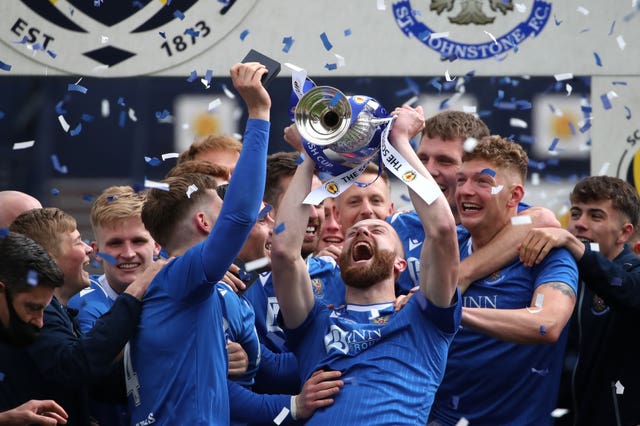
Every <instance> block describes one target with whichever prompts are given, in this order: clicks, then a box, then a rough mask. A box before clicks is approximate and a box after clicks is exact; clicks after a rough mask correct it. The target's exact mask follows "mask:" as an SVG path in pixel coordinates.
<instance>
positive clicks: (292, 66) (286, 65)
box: [283, 62, 304, 72]
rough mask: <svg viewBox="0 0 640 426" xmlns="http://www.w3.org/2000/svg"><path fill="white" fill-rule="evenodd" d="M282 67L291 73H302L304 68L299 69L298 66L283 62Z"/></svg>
mask: <svg viewBox="0 0 640 426" xmlns="http://www.w3.org/2000/svg"><path fill="white" fill-rule="evenodd" d="M283 65H284V66H285V67H287V68H289V69H290V70H291V71H296V72H302V71H304V68H302V67H299V66H297V65H294V64H292V63H290V62H285V63H284V64H283Z"/></svg>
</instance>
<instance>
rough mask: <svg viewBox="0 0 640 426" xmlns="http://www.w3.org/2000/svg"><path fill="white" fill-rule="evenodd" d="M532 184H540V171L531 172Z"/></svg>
mask: <svg viewBox="0 0 640 426" xmlns="http://www.w3.org/2000/svg"><path fill="white" fill-rule="evenodd" d="M531 185H533V186H538V185H540V173H531Z"/></svg>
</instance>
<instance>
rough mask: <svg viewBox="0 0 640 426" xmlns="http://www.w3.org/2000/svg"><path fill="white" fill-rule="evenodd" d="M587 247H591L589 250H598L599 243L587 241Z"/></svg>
mask: <svg viewBox="0 0 640 426" xmlns="http://www.w3.org/2000/svg"><path fill="white" fill-rule="evenodd" d="M589 248H590V249H591V251H600V244H598V243H589Z"/></svg>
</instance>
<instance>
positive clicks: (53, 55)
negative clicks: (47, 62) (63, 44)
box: [47, 49, 58, 59]
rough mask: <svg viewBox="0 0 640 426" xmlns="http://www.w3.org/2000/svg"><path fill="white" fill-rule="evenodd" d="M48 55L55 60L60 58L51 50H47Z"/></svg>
mask: <svg viewBox="0 0 640 426" xmlns="http://www.w3.org/2000/svg"><path fill="white" fill-rule="evenodd" d="M47 54H48V55H49V56H51V57H52V58H53V59H55V58H56V57H57V56H58V54H57V53H56V52H54V51H53V50H50V49H49V50H47Z"/></svg>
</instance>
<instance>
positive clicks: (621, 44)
mask: <svg viewBox="0 0 640 426" xmlns="http://www.w3.org/2000/svg"><path fill="white" fill-rule="evenodd" d="M616 41H617V42H618V47H619V48H620V50H624V47H625V46H626V45H627V43H625V42H624V38H622V36H621V35H619V36H618V37H616Z"/></svg>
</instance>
